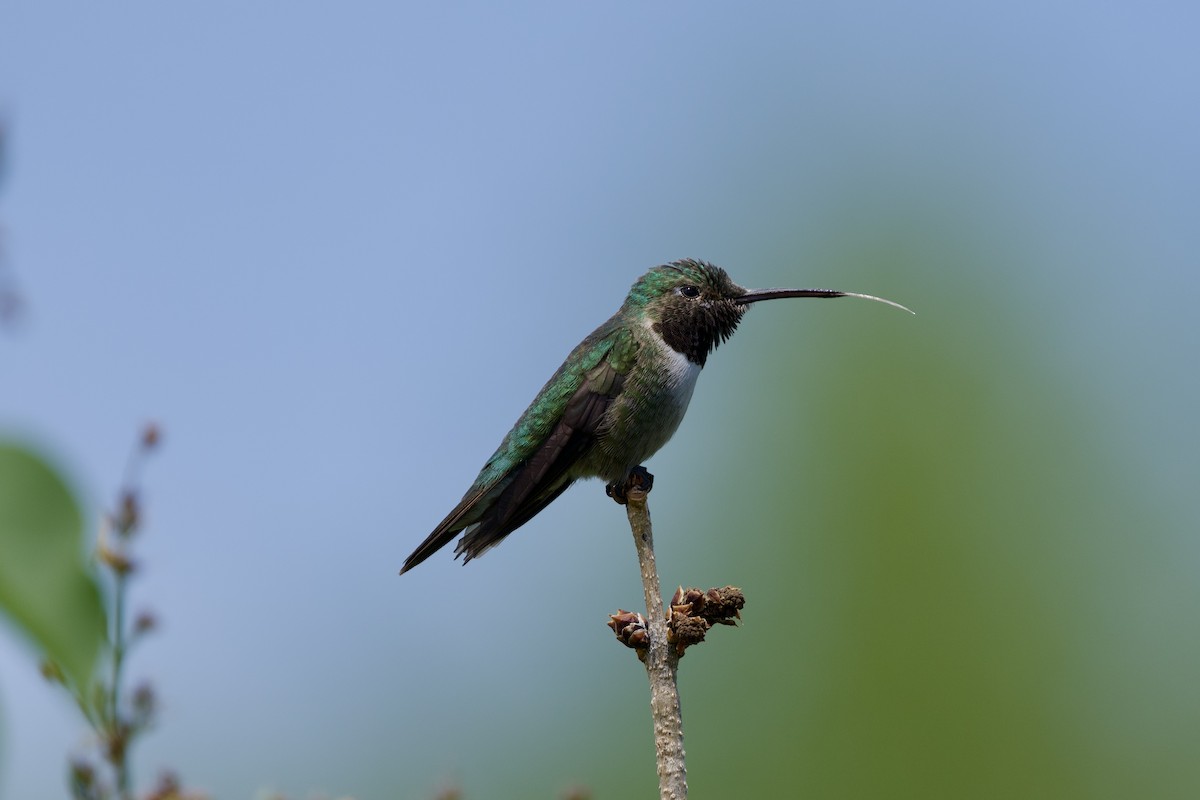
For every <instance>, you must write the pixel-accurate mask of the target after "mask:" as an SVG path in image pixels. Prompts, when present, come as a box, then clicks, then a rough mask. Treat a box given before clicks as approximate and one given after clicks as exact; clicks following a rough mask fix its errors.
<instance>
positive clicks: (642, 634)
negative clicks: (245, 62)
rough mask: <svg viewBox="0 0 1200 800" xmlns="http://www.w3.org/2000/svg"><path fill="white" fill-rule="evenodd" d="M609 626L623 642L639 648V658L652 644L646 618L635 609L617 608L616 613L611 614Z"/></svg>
mask: <svg viewBox="0 0 1200 800" xmlns="http://www.w3.org/2000/svg"><path fill="white" fill-rule="evenodd" d="M608 627H610V628H612V630H613V633H615V634H616V635H617V639H618V640H619V641H620V642H621V644H623V645H625V646H626V647H632V648H634V649H635V650H637V651H638V657H639V658H641V657H642V654H643V653H644V652H645V650H646V648H647V647H649V646H650V632H649V631H648V630H647V629H646V618H645V617H643V616H642V615H641V614H638V613H637V612H635V611H625V610H623V609H617V613H616V614H612V615H610V616H609V618H608Z"/></svg>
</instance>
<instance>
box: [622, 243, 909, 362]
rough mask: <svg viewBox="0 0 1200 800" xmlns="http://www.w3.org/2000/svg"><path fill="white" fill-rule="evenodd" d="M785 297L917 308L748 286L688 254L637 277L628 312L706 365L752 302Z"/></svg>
mask: <svg viewBox="0 0 1200 800" xmlns="http://www.w3.org/2000/svg"><path fill="white" fill-rule="evenodd" d="M784 297H859V298H862V299H864V300H875V301H877V302H880V303H886V304H888V305H890V306H895V307H896V308H900V309H903V310H904V311H908V313H910V314H911V313H913V312H912V311H911V310H910V309H908V308H905V307H904V306H902V305H900V304H899V303H893V302H892V301H891V300H885V299H884V298H882V297H875V296H873V295H869V294H859V293H858V292H842V291H838V290H836V289H746V288H743V287H741V286H738V285H737V284H736V283H734V282H733V281H732V280H731V279H730V278H729V274H728V273H727V272H725V270H723V269H721V268H720V267H718V266H716V265H714V264H709V263H708V262H707V261H697V260H695V259H691V258H685V259H682V260H680V261H672V262H671V263H670V264H663V265H661V266H657V267H654V268H653V269H652V270H650V271H649V272H647V273H646V274H645V275H643V276H642V277H640V278H638V279H637V281H636V282H635V283H634V284H633V287H632V288H631V289H630V290H629V297H627V298H626V299H625V309H624V310H625V311H628V312H633V313H635V314H640V315H642V317H643V318H644V319H645V320H646V321H647V324H649V325H650V327H651V329H652V330H653V331H654V332H655V333H657V334H658V335H659V336H661V337H662V340H663V341H664V342H665V343H666V344H667V346H668V347H670V348H671V349H672V350H674V351H675V352H677V353H682V354H683V355H684V356H685V357H686V358H687V360H688V361H691V362H692V363H693V364H696V365H697V366H700V367H703V366H704V362H705V361H706V360H707V359H708V354H709V353H711V352H712V351H713V350H714V349H716V346H717V345H719V344H721V342H724V341H725V340H726V339H728V338H729V337H730V336H732V335H733V332H734V331H735V330H737V326H738V323H739V322H741V321H742V315H743V314H745V313H746V309H747V308H749V307H750V305H751V304H752V303H757V302H759V301H761V300H775V299H779V298H784Z"/></svg>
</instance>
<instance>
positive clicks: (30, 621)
mask: <svg viewBox="0 0 1200 800" xmlns="http://www.w3.org/2000/svg"><path fill="white" fill-rule="evenodd" d="M82 538H83V519H82V515H81V514H80V511H79V504H78V503H77V502H76V500H75V497H74V496H73V495H72V493H71V490H70V488H68V486H67V484H66V483H65V482H64V481H63V479H62V477H60V475H59V474H58V473H57V472H56V471H55V470H54V469H53V468H52V467H51V466H50V465H49V464H47V463H46V461H45V460H43V459H42V458H40V457H39V456H37V455H36V454H34V453H33V452H31V451H30V450H28V449H27V448H25V447H22V446H19V445H14V444H11V443H7V442H0V612H2V613H6V614H7V615H8V616H9V617H10V618H11V619H12V620H13V621H14V622H15V623H16V625H17V627H18V628H19V629H20V630H21V631H23V632H24V633H25V634H27V635H28V636H29V637H30V638H31V639H32V640H33V641H34V642H35V643H36V644H37V645H38V646H39V647H40V648H41V649H42V650H44V651H45V654H46V655H47V656H48V657H49V658H50V659H52V660H53V661H55V662H56V663H58V664H59V665H60V666H61V667H62V669H63V672H64V673H65V674H66V676H67V677H68V678H69V679H71V680H72V681H73V682H74V683H75V685H76V686H79V687H83V686H87V685H88V683H89V682H90V680H91V676H92V667H93V665H94V664H95V661H96V657H97V655H98V654H99V652H100V648H101V647H102V646H103V644H104V639H105V614H104V606H103V603H102V602H101V597H100V589H99V586H98V585H97V583H96V578H95V575H94V573H93V572H92V570H91V569H90V568H89V564H88V562H87V561H86V560H85V558H84V552H83V546H82V544H83V542H82Z"/></svg>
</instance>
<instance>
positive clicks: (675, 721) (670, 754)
mask: <svg viewBox="0 0 1200 800" xmlns="http://www.w3.org/2000/svg"><path fill="white" fill-rule="evenodd" d="M625 512H626V514H628V516H629V527H630V529H631V530H632V531H633V543H634V544H635V545H636V546H637V553H638V563H639V565H640V566H641V570H642V589H643V590H644V592H645V594H646V622H647V624H648V625H649V628H650V646H649V647H648V648H647V649H646V655H645V659H644V663H645V665H646V675H647V676H649V678H650V713H651V714H652V715H653V717H654V750H655V753H656V754H657V760H658V787H659V789H658V790H659V797H660V798H661V800H686V798H687V767H686V765H685V764H684V754H683V717H682V715H681V714H680V710H679V687H678V685H677V684H676V675H677V673H678V670H679V654H678V653H677V652H676V649H675V648H674V647H672V646H671V645H670V643H669V642H668V641H667V619H666V615H665V614H664V613H663V600H662V587H661V584H660V583H659V580H658V567H657V566H656V565H655V563H654V535H653V531H652V529H651V526H650V509H649V508H648V507H647V506H646V492H645V491H644V490H642V489H641V488H630V489H629V490H628V503H627V504H626V506H625Z"/></svg>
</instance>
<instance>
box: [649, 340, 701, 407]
mask: <svg viewBox="0 0 1200 800" xmlns="http://www.w3.org/2000/svg"><path fill="white" fill-rule="evenodd" d="M646 327H647V328H650V337H651V339H652V340H653V341H654V343H655V344H656V345H658V349H659V352H661V353H662V355H663V358H664V360H665V362H666V365H667V388H669V389H670V391H671V394H672V395H673V396H674V398H675V403H676V405H678V406H679V408H680V409H681V410H682V409H686V408H687V406H688V403H690V402H691V401H692V391H693V390H695V388H696V378H698V377H700V365H699V364H693V363H692V362H691V361H688V359H687V356H685V355H684V354H683V353H680V352H678V351H676V350H672V349H671V346H670V345H668V344H667V343H666V342H664V341H663V340H662V337H661V336H659V335H658V333H657V332H655V330H654V329H653V328H651V327H650V325H649V324H647V325H646Z"/></svg>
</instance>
